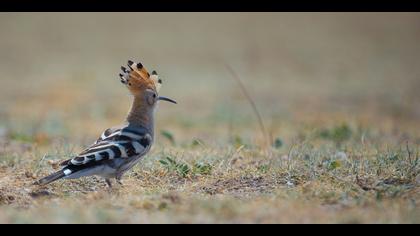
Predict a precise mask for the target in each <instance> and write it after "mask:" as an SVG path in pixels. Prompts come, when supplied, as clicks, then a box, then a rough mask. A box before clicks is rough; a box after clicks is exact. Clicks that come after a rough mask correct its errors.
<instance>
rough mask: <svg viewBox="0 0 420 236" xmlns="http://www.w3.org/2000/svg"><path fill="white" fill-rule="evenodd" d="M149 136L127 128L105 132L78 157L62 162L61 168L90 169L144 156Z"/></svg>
mask: <svg viewBox="0 0 420 236" xmlns="http://www.w3.org/2000/svg"><path fill="white" fill-rule="evenodd" d="M151 143H152V138H151V136H150V134H147V133H144V132H139V131H134V130H131V129H128V128H121V129H114V130H110V129H108V130H106V131H105V132H104V133H103V134H102V135H101V137H100V138H99V139H98V140H97V141H96V142H95V143H94V144H93V145H92V146H90V147H89V148H87V149H86V150H84V151H83V152H81V153H80V154H79V155H78V156H76V157H74V158H72V159H70V160H67V161H65V162H63V163H62V164H61V165H62V166H67V167H69V166H77V167H79V168H77V169H83V167H92V166H96V165H99V164H102V163H104V162H105V161H107V160H113V159H118V158H125V159H130V158H134V157H137V156H140V155H144V154H145V153H146V152H147V151H148V150H149V149H150V146H151Z"/></svg>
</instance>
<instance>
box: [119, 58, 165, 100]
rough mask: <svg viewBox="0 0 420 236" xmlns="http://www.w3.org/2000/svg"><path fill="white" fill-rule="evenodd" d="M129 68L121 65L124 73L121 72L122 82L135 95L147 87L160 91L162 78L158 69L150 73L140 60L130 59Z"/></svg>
mask: <svg viewBox="0 0 420 236" xmlns="http://www.w3.org/2000/svg"><path fill="white" fill-rule="evenodd" d="M127 65H128V68H125V67H124V66H121V70H122V71H123V73H121V74H120V79H121V83H123V84H125V85H126V86H127V87H128V89H129V90H130V92H131V93H133V94H134V95H136V94H138V93H141V92H142V91H144V90H146V89H152V90H154V91H156V92H157V93H159V90H160V87H161V86H162V80H161V79H159V76H158V74H157V72H156V71H152V74H150V73H149V72H148V71H147V70H146V68H145V67H144V66H143V64H141V63H140V62H138V63H135V62H133V61H131V60H128V63H127Z"/></svg>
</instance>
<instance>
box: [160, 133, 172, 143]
mask: <svg viewBox="0 0 420 236" xmlns="http://www.w3.org/2000/svg"><path fill="white" fill-rule="evenodd" d="M160 134H161V135H162V136H163V137H165V138H166V139H167V140H168V141H169V142H170V143H171V144H172V145H175V138H174V135H173V134H172V133H171V132H169V131H168V130H162V131H161V132H160Z"/></svg>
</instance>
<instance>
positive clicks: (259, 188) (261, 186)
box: [200, 176, 275, 195]
mask: <svg viewBox="0 0 420 236" xmlns="http://www.w3.org/2000/svg"><path fill="white" fill-rule="evenodd" d="M274 188H275V183H274V182H273V181H271V180H268V179H266V178H264V177H249V176H243V177H239V178H232V179H227V180H222V179H220V180H217V181H215V182H214V183H213V184H211V185H208V186H205V187H202V188H201V189H200V190H201V191H202V192H205V193H207V194H210V195H214V194H223V193H229V194H234V195H240V194H246V193H270V192H272V191H273V190H274Z"/></svg>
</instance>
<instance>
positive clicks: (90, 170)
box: [35, 60, 176, 187]
mask: <svg viewBox="0 0 420 236" xmlns="http://www.w3.org/2000/svg"><path fill="white" fill-rule="evenodd" d="M121 70H122V71H123V73H122V74H120V79H121V83H123V84H124V85H126V87H127V88H128V90H129V91H130V93H131V94H132V95H133V97H134V100H133V103H132V106H131V109H130V111H129V113H128V115H127V119H126V122H125V124H123V125H121V126H117V127H113V128H109V129H107V130H105V131H104V132H103V133H102V135H101V136H100V137H99V139H98V140H96V142H95V143H94V144H92V145H91V146H90V147H89V148H87V149H86V150H84V151H83V152H82V153H80V154H79V155H77V156H76V157H74V158H72V159H69V160H66V161H64V162H62V163H61V166H62V170H60V171H58V172H56V173H54V174H51V175H49V176H47V177H45V178H43V179H40V180H38V181H37V182H36V183H35V184H39V185H46V184H49V183H51V182H53V181H56V180H59V179H62V178H63V179H75V178H79V177H83V176H92V175H98V176H102V177H104V178H105V180H106V183H107V184H108V185H109V187H111V186H112V185H111V179H112V178H115V179H116V180H117V182H118V183H120V184H121V182H120V180H121V177H122V176H123V174H124V173H125V172H126V171H128V170H129V169H131V168H132V167H133V166H134V165H136V164H137V163H138V162H139V161H140V160H141V159H142V157H143V156H144V155H145V154H146V153H147V152H148V151H149V150H150V147H151V146H152V143H153V140H154V117H153V116H154V111H155V108H156V104H157V102H158V100H164V101H168V102H172V103H175V104H176V102H175V101H174V100H172V99H169V98H166V97H162V96H159V95H158V92H159V89H160V87H161V85H162V80H160V79H159V78H158V75H157V73H156V71H153V72H152V74H149V72H147V70H146V69H145V68H144V67H143V65H142V64H141V63H134V62H132V61H130V60H129V61H128V69H127V68H125V67H123V66H122V67H121Z"/></svg>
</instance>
